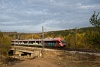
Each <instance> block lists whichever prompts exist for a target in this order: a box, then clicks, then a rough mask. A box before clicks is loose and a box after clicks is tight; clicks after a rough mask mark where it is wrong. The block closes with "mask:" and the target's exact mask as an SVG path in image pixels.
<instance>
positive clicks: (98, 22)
mask: <svg viewBox="0 0 100 67" xmlns="http://www.w3.org/2000/svg"><path fill="white" fill-rule="evenodd" d="M89 21H90V23H91V24H92V25H93V26H95V27H96V28H97V31H94V32H95V33H94V34H93V35H92V34H89V35H91V38H89V40H91V41H90V43H91V44H92V45H93V46H96V47H97V48H100V15H99V12H98V14H96V12H95V11H94V14H93V15H92V16H91V17H90V19H89Z"/></svg>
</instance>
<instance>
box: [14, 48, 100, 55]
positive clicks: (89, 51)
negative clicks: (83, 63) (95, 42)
mask: <svg viewBox="0 0 100 67" xmlns="http://www.w3.org/2000/svg"><path fill="white" fill-rule="evenodd" d="M14 47H15V48H19V47H20V48H24V49H30V50H34V49H37V50H38V49H39V50H42V49H44V50H45V51H65V52H72V53H81V54H89V55H96V56H100V50H93V49H75V48H63V47H59V48H54V47H44V48H42V47H27V46H14Z"/></svg>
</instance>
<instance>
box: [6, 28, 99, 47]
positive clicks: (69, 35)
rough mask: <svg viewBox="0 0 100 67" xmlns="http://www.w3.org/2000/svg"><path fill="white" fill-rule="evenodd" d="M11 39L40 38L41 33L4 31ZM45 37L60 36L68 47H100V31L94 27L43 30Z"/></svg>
mask: <svg viewBox="0 0 100 67" xmlns="http://www.w3.org/2000/svg"><path fill="white" fill-rule="evenodd" d="M5 36H8V37H9V38H11V39H32V38H33V39H41V38H42V33H17V32H16V33H15V32H14V33H5ZM44 37H45V38H56V37H61V38H63V39H64V40H66V42H67V44H68V45H67V47H68V48H93V49H100V32H99V31H98V29H97V28H96V27H85V28H76V29H69V30H61V31H50V32H44Z"/></svg>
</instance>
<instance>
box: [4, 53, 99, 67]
mask: <svg viewBox="0 0 100 67" xmlns="http://www.w3.org/2000/svg"><path fill="white" fill-rule="evenodd" d="M3 67H100V57H97V56H94V55H88V54H87V55H82V54H78V53H75V54H73V53H69V52H64V51H45V52H44V54H43V57H36V58H33V59H25V60H24V61H21V62H19V61H16V62H14V64H13V63H12V64H11V65H9V66H7V65H5V66H3Z"/></svg>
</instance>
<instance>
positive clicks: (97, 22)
mask: <svg viewBox="0 0 100 67" xmlns="http://www.w3.org/2000/svg"><path fill="white" fill-rule="evenodd" d="M89 21H90V23H91V24H92V25H93V26H95V27H100V16H99V12H98V14H96V12H95V11H94V14H93V15H92V16H91V18H90V20H89Z"/></svg>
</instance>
